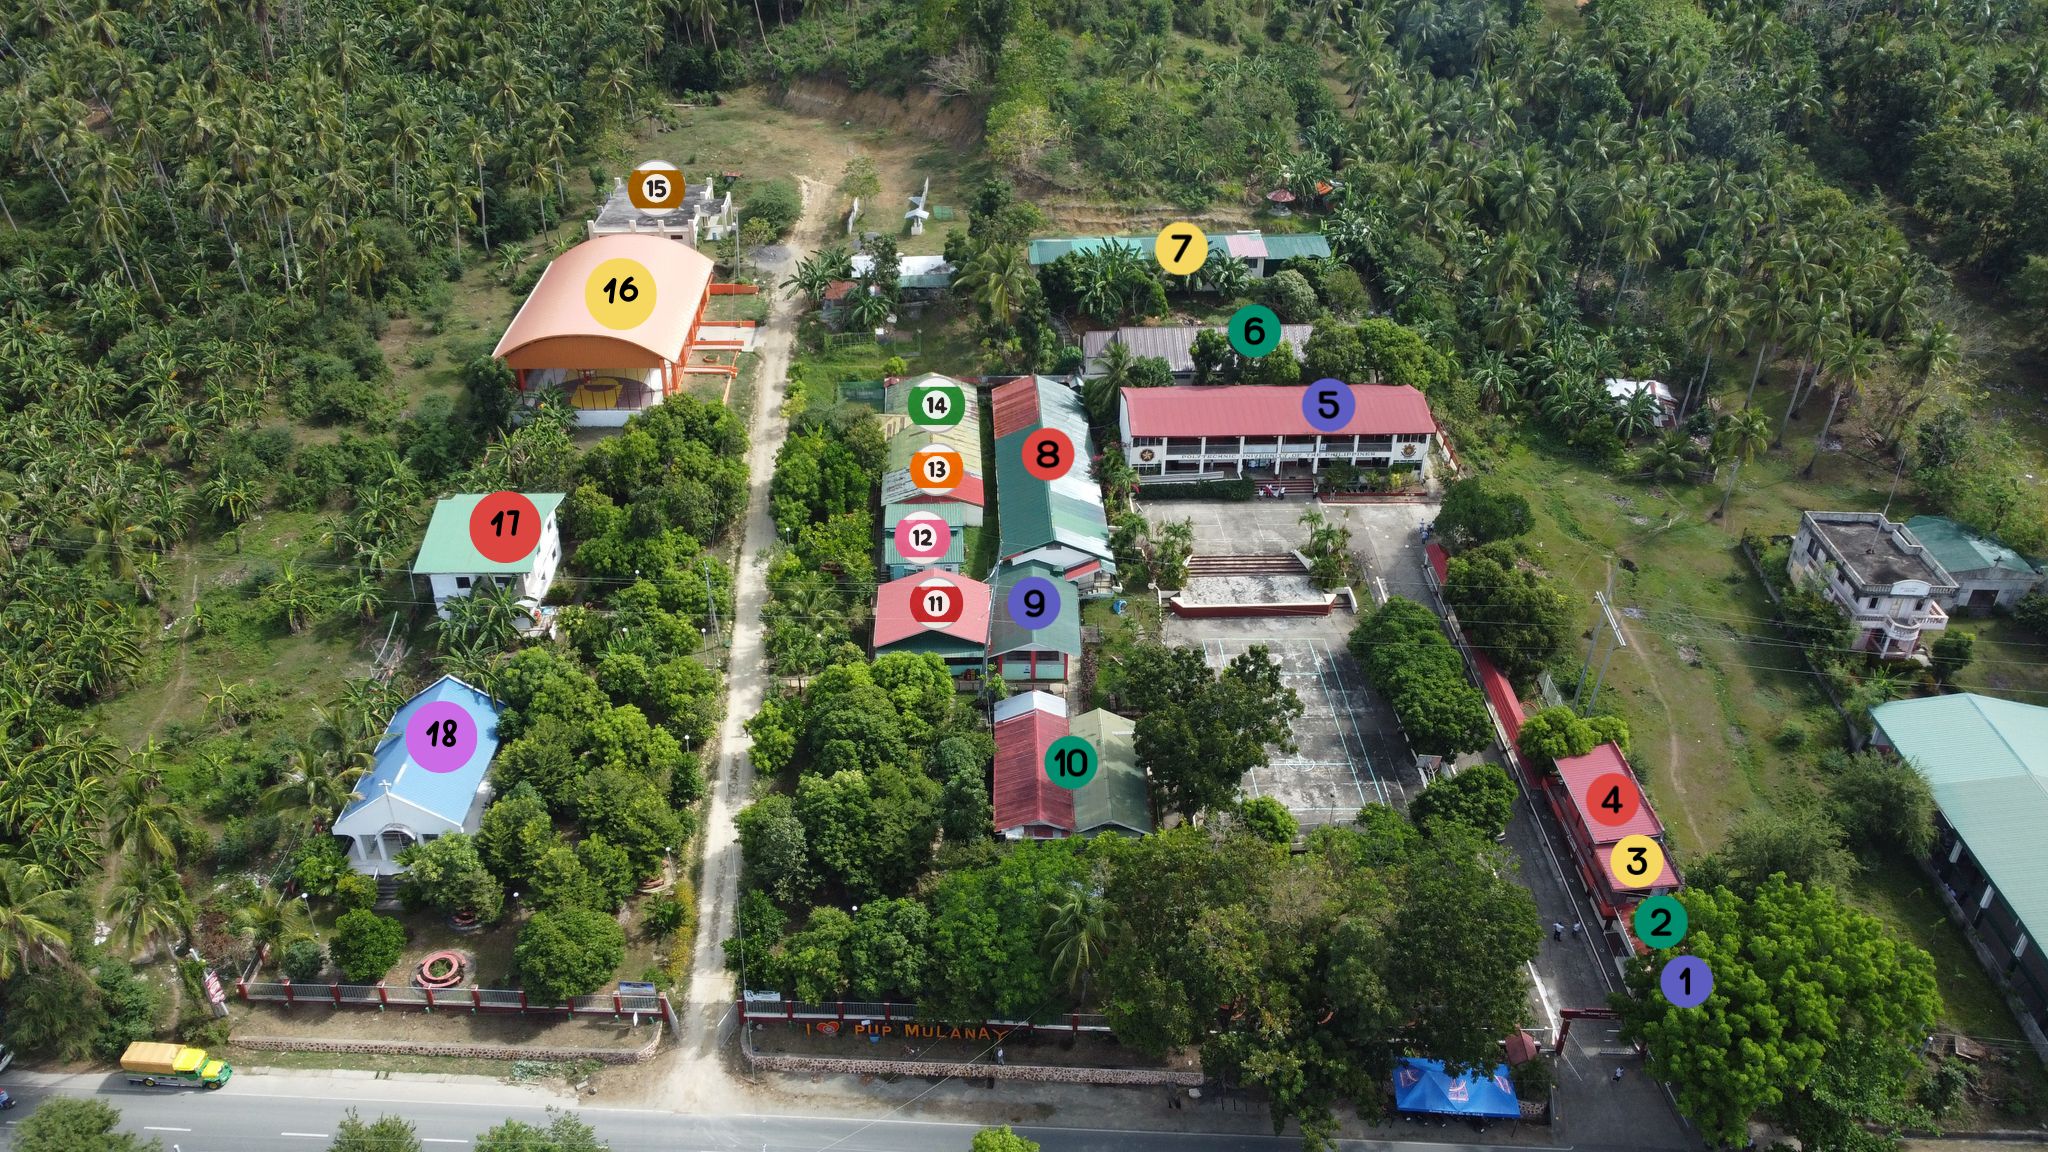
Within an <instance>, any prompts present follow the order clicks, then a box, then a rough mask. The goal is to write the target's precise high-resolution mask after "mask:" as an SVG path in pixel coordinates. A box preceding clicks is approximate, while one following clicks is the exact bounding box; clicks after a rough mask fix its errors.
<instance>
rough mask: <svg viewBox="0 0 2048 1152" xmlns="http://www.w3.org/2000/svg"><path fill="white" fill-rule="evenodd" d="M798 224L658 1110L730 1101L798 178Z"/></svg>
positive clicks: (763, 328)
mask: <svg viewBox="0 0 2048 1152" xmlns="http://www.w3.org/2000/svg"><path fill="white" fill-rule="evenodd" d="M798 185H799V186H800V187H801V189H802V191H803V197H804V206H805V207H804V216H803V219H802V220H801V222H800V223H799V224H798V227H797V238H796V242H794V243H792V244H790V245H788V246H787V247H784V248H780V249H778V250H777V252H778V253H779V254H780V255H781V256H782V259H780V260H777V261H774V262H772V263H763V264H761V265H760V266H759V269H760V272H761V273H762V276H761V278H762V280H764V281H765V282H766V283H765V285H764V291H765V292H767V293H772V296H771V300H770V303H769V310H768V319H767V321H766V322H765V323H763V324H762V325H760V326H759V327H758V328H757V329H756V330H755V341H754V344H755V350H756V351H757V352H758V353H759V354H760V356H761V362H760V367H759V370H758V371H756V372H755V373H754V388H755V396H754V409H753V410H754V426H753V429H752V431H751V434H750V436H749V444H748V449H747V484H748V493H747V515H746V536H745V542H744V544H743V545H742V548H741V552H740V568H739V571H738V572H736V573H734V590H733V601H734V603H733V630H732V651H731V652H730V653H728V654H727V661H726V674H727V677H728V680H727V685H726V703H725V721H724V724H723V726H722V727H721V729H720V733H719V737H720V739H719V752H718V756H717V758H716V760H715V761H714V762H713V771H712V772H711V773H710V774H709V775H710V782H711V806H710V812H709V813H708V815H707V816H706V818H705V823H704V870H703V873H702V875H701V877H700V879H699V884H698V897H697V913H698V914H697V941H696V950H695V956H696V959H695V962H694V964H693V965H692V973H691V977H690V992H689V999H688V1003H687V1006H686V1007H685V1008H684V1009H683V1022H682V1029H681V1031H680V1033H679V1035H678V1037H677V1039H678V1049H679V1051H678V1052H677V1054H676V1055H675V1056H674V1057H672V1058H671V1059H672V1061H673V1063H672V1064H671V1066H670V1069H669V1075H668V1077H667V1078H666V1083H665V1084H664V1085H663V1087H662V1089H661V1091H660V1092H659V1099H658V1100H657V1101H650V1103H655V1104H657V1105H658V1106H660V1107H665V1108H674V1109H678V1110H681V1111H705V1110H707V1109H708V1108H709V1107H710V1106H712V1105H714V1104H717V1105H724V1104H726V1103H727V1102H729V1101H730V1100H731V1098H732V1095H733V1092H734V1086H733V1085H732V1084H730V1083H729V1078H728V1074H727V1071H726V1067H725V1064H724V1059H723V1056H722V1049H723V1047H724V1041H725V1040H726V1039H727V1038H729V1037H730V1036H731V1034H732V1033H731V1028H732V1025H733V1024H734V1023H735V1022H736V1019H735V1015H734V1013H733V1011H732V1005H733V1001H734V1000H735V999H736V998H737V997H738V992H737V990H736V989H735V988H734V986H733V980H732V977H731V975H730V974H728V973H727V972H726V970H725V946H724V945H725V940H726V938H727V937H729V936H731V935H732V931H733V917H734V914H735V912H736V911H737V907H738V903H739V879H740V851H739V840H738V836H737V833H736V832H735V831H734V828H733V815H734V814H735V813H736V812H738V811H739V809H741V808H743V807H745V806H746V805H747V803H748V802H749V801H751V800H752V799H753V793H754V768H753V764H752V763H751V761H750V760H749V759H748V756H747V752H748V749H749V748H751V747H752V746H753V738H752V737H750V736H748V735H747V732H746V729H745V727H744V725H745V724H746V722H747V721H748V720H750V719H752V718H753V716H754V714H755V713H756V712H759V711H760V710H761V700H762V696H763V693H764V692H765V691H766V689H767V687H768V684H769V676H768V673H767V659H766V657H765V655H764V652H763V648H762V642H763V628H762V625H761V608H762V606H763V605H764V604H765V603H766V602H767V599H768V580H767V575H768V572H767V562H768V552H769V550H770V549H771V548H772V547H773V546H774V544H775V522H774V520H773V519H772V518H771V516H770V515H769V502H768V483H769V480H770V479H771V478H772V477H773V476H774V473H775V454H776V452H777V451H778V450H779V449H780V448H781V447H782V441H783V438H784V437H785V436H786V435H788V432H789V427H788V423H787V422H786V421H785V420H784V419H783V417H782V401H783V395H784V391H785V388H786V385H787V382H788V375H789V357H790V349H791V346H792V345H793V344H794V342H795V338H796V322H797V313H798V310H797V308H796V306H795V305H794V304H793V303H792V302H791V301H789V300H786V299H784V298H782V295H781V293H780V292H779V291H778V290H777V289H776V288H775V287H774V285H776V284H777V283H779V282H780V281H781V279H782V277H783V275H784V274H785V273H787V272H788V271H790V270H791V269H792V268H794V267H795V263H796V261H797V260H798V259H800V258H802V257H803V256H805V255H808V254H809V253H810V252H811V251H813V250H814V249H815V247H816V244H817V240H818V238H819V236H820V235H821V234H822V231H821V230H822V228H823V226H824V224H825V222H826V221H825V213H824V205H825V200H826V197H825V196H824V195H823V194H822V191H821V190H820V189H817V188H815V187H813V186H812V183H811V182H810V181H809V180H806V179H804V178H802V177H799V178H798Z"/></svg>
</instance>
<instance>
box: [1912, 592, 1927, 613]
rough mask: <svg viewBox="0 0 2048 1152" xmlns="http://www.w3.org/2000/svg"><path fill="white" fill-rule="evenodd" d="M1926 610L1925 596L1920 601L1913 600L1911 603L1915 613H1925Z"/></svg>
mask: <svg viewBox="0 0 2048 1152" xmlns="http://www.w3.org/2000/svg"><path fill="white" fill-rule="evenodd" d="M1926 609H1927V598H1926V597H1925V596H1922V597H1921V598H1920V599H1918V600H1915V601H1913V610H1914V611H1916V612H1924V611H1926Z"/></svg>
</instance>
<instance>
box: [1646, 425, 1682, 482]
mask: <svg viewBox="0 0 2048 1152" xmlns="http://www.w3.org/2000/svg"><path fill="white" fill-rule="evenodd" d="M1687 447H1688V445H1687V444H1686V441H1685V437H1683V436H1681V435H1679V434H1678V433H1675V432H1674V433H1672V434H1671V435H1669V436H1666V437H1665V438H1664V439H1662V440H1659V441H1657V442H1656V443H1655V444H1652V445H1651V446H1650V447H1648V448H1645V449H1644V450H1643V454H1642V455H1641V456H1638V457H1637V458H1636V466H1637V467H1639V468H1641V469H1642V470H1643V474H1644V475H1645V476H1647V477H1648V478H1649V479H1650V480H1652V481H1653V482H1655V483H1658V484H1676V483H1677V482H1679V481H1680V480H1683V479H1685V478H1686V474H1687V473H1689V472H1691V471H1692V458H1691V457H1690V456H1688V455H1687V454H1686V449H1687Z"/></svg>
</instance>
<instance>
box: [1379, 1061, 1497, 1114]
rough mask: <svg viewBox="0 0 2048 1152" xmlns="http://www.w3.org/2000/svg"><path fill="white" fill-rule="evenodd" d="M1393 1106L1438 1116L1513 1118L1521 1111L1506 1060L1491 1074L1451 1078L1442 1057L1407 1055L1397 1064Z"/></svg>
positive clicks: (1403, 1110)
mask: <svg viewBox="0 0 2048 1152" xmlns="http://www.w3.org/2000/svg"><path fill="white" fill-rule="evenodd" d="M1394 1107H1395V1109H1396V1110H1398V1111H1401V1112H1428V1113H1431V1114H1433V1115H1438V1116H1498V1117H1501V1118H1503V1119H1508V1120H1513V1119H1517V1118H1519V1117H1520V1116H1521V1115H1522V1106H1521V1105H1520V1104H1519V1103H1517V1102H1516V1100H1515V1088H1514V1085H1513V1084H1512V1083H1511V1082H1510V1081H1509V1080H1508V1066H1507V1065H1505V1064H1502V1065H1500V1066H1498V1067H1496V1068H1495V1069H1494V1070H1493V1075H1492V1076H1490V1077H1489V1076H1481V1075H1478V1074H1477V1073H1473V1072H1467V1073H1466V1074H1465V1075H1463V1076H1460V1077H1458V1078H1456V1079H1452V1078H1451V1077H1449V1076H1447V1075H1445V1074H1444V1062H1443V1061H1441V1060H1414V1059H1404V1060H1402V1061H1400V1062H1399V1063H1398V1064H1396V1065H1395V1067H1394Z"/></svg>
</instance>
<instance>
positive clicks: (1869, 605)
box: [1863, 596, 1877, 608]
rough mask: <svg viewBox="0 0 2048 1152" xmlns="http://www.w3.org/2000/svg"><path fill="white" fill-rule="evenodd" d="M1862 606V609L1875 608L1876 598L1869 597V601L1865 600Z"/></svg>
mask: <svg viewBox="0 0 2048 1152" xmlns="http://www.w3.org/2000/svg"><path fill="white" fill-rule="evenodd" d="M1863 606H1864V607H1866V608H1875V607H1877V597H1875V596H1872V597H1870V598H1869V599H1867V600H1865V601H1864V602H1863Z"/></svg>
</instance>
